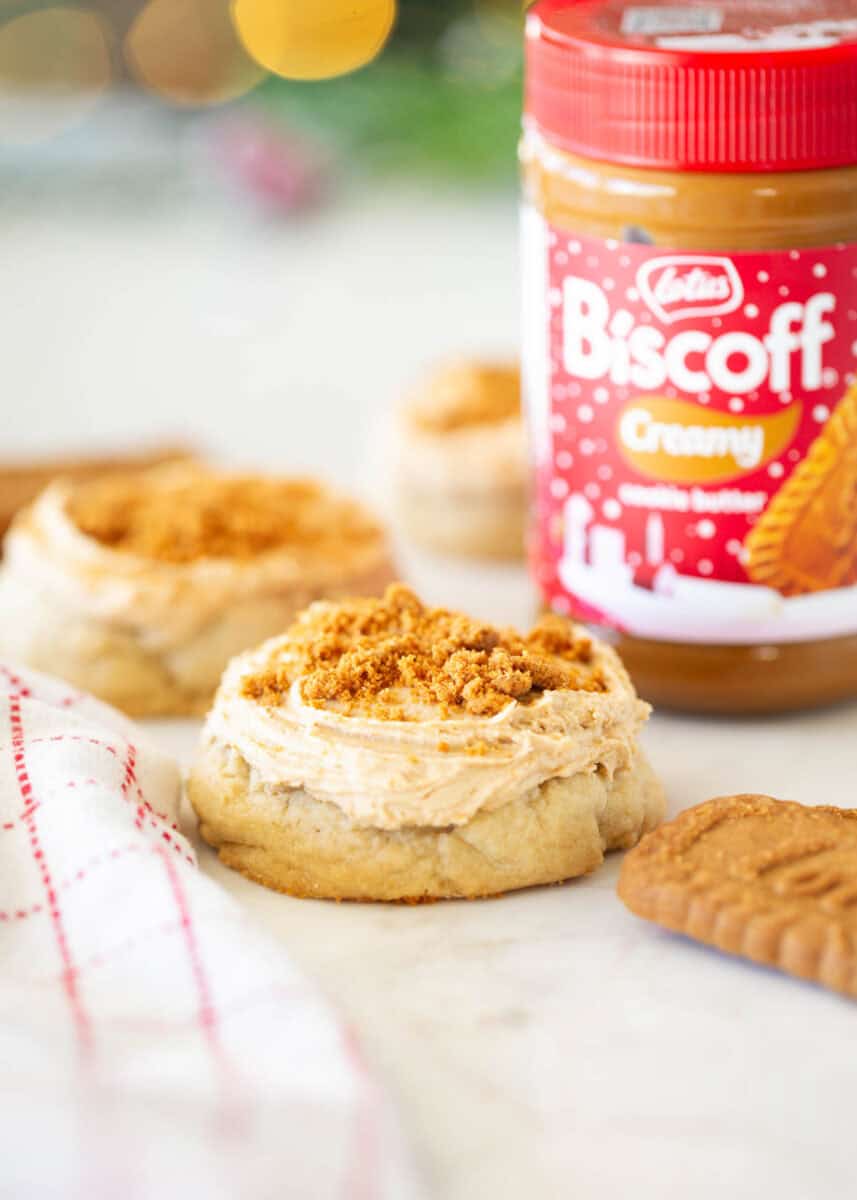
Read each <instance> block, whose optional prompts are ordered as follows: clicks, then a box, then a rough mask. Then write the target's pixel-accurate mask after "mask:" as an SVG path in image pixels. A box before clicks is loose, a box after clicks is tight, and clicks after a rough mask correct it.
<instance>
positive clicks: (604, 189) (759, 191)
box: [521, 0, 857, 713]
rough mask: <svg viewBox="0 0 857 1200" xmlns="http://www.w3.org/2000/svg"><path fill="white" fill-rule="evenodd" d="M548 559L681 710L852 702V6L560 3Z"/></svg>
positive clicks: (643, 675) (856, 518)
mask: <svg viewBox="0 0 857 1200" xmlns="http://www.w3.org/2000/svg"><path fill="white" fill-rule="evenodd" d="M521 157H522V164H523V175H524V189H525V205H524V211H523V235H524V236H523V245H524V282H525V305H524V310H525V330H524V390H525V396H526V403H527V410H528V419H529V424H530V433H531V445H532V456H533V470H534V486H533V527H532V537H531V558H532V567H533V571H534V575H535V578H536V581H537V583H538V586H539V588H540V591H541V594H542V596H543V599H544V602H545V604H546V605H548V606H549V607H551V608H553V609H554V610H556V611H558V612H561V613H569V614H572V615H574V616H575V617H577V618H579V619H583V620H585V621H587V622H588V623H590V624H594V625H595V626H597V627H599V631H600V632H601V633H602V634H607V635H608V636H609V637H611V638H612V639H613V640H614V641H615V643H616V645H617V647H618V649H619V651H620V653H621V654H622V656H623V658H624V660H625V662H626V664H627V666H628V668H629V670H630V671H631V674H632V675H633V677H634V679H635V682H636V683H637V685H638V687H639V689H640V691H641V693H642V694H643V695H644V696H645V697H646V698H647V699H651V700H653V701H654V702H656V703H661V704H663V705H666V706H668V707H675V708H682V709H691V710H698V711H709V712H723V713H747V712H773V711H777V710H785V709H791V708H798V707H803V706H807V705H814V704H822V703H827V702H830V701H833V700H837V699H840V698H843V697H846V696H853V695H857V383H855V377H857V13H855V9H854V5H853V3H851V2H850V0H840V2H837V0H827V2H824V0H797V2H796V3H784V2H782V0H777V3H765V2H764V0H735V2H729V0H725V2H724V0H720V2H719V3H718V2H717V0H714V2H712V3H711V4H706V3H692V4H687V5H685V6H681V5H678V6H677V5H676V4H675V3H670V4H660V3H649V4H645V5H639V6H632V5H627V4H623V3H618V2H616V0H540V2H539V3H536V4H535V5H534V6H533V7H532V8H531V9H530V12H529V14H528V19H527V85H526V106H525V120H524V135H523V139H522V143H521Z"/></svg>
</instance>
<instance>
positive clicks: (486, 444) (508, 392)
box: [395, 362, 527, 559]
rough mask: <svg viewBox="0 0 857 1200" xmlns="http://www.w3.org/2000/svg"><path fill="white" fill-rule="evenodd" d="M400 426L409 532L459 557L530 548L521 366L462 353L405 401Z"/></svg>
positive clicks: (398, 477) (403, 513)
mask: <svg viewBox="0 0 857 1200" xmlns="http://www.w3.org/2000/svg"><path fill="white" fill-rule="evenodd" d="M397 434H398V437H397V449H396V466H395V486H396V501H397V511H398V515H399V519H400V521H401V525H402V532H403V534H404V535H405V537H407V538H408V539H410V540H411V541H413V542H415V543H416V544H418V545H420V546H423V547H425V548H426V549H429V550H434V551H438V552H440V553H442V554H449V555H453V556H461V557H467V558H483V559H520V558H522V557H523V555H524V537H525V528H526V520H527V500H526V496H527V491H526V478H527V455H526V442H525V435H524V427H523V422H522V416H521V380H520V372H519V370H518V368H517V366H515V365H513V364H511V363H491V362H461V363H456V364H452V365H449V366H447V367H444V368H442V369H440V370H438V371H437V372H435V374H433V375H432V376H430V377H429V378H428V379H427V380H426V381H425V383H424V384H423V386H422V387H421V388H420V389H419V391H418V392H417V393H416V394H415V395H414V396H413V397H412V399H411V400H410V401H409V402H408V403H407V404H406V405H405V406H404V407H403V409H402V411H401V413H400V414H399V420H398V430H397Z"/></svg>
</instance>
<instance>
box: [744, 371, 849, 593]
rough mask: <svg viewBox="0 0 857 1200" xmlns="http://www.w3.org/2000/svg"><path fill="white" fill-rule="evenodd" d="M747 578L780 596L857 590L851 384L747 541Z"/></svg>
mask: <svg viewBox="0 0 857 1200" xmlns="http://www.w3.org/2000/svg"><path fill="white" fill-rule="evenodd" d="M745 546H746V550H747V563H746V566H747V574H748V576H749V577H750V579H751V580H752V581H753V582H754V583H759V584H763V585H765V586H766V587H771V588H775V589H776V590H777V591H779V592H781V593H782V594H783V595H784V596H800V595H805V594H806V593H808V592H820V591H827V590H830V589H832V588H843V587H850V586H852V585H853V584H857V385H855V386H854V387H852V388H851V390H850V391H849V392H848V393H847V394H846V395H845V397H844V398H843V400H842V401H841V402H840V403H839V405H838V406H837V408H836V410H835V411H834V413H833V415H832V416H831V417H830V419H829V420H828V422H827V424H826V425H825V426H824V428H823V430H822V431H821V433H820V434H819V436H818V437H817V438H816V439H815V441H814V442H813V444H812V446H811V447H810V449H809V453H808V454H807V456H806V458H805V459H804V460H803V462H801V463H800V464H799V465H798V467H797V468H796V470H795V471H794V473H793V474H792V475H791V477H790V478H789V479H788V480H787V482H786V483H785V484H784V485H783V487H782V488H781V489H780V490H779V492H777V494H776V496H774V498H773V500H772V501H771V503H770V504H769V505H768V507H767V508H766V509H765V511H764V512H763V513H762V515H761V516H760V518H759V520H758V521H757V522H756V524H755V526H754V527H753V529H752V530H751V531H750V533H749V534H748V536H747V538H746V541H745Z"/></svg>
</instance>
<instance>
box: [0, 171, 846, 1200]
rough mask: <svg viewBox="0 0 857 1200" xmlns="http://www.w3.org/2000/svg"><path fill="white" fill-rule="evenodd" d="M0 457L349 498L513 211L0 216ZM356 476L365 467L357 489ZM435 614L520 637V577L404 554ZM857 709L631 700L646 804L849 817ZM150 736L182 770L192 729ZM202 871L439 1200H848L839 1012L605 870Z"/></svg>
mask: <svg viewBox="0 0 857 1200" xmlns="http://www.w3.org/2000/svg"><path fill="white" fill-rule="evenodd" d="M0 253H2V256H3V260H4V265H5V269H6V273H7V276H8V277H9V278H11V279H14V280H15V281H16V282H15V292H14V303H8V304H7V305H6V306H5V307H4V322H5V325H4V333H5V337H4V358H3V365H2V374H0V378H2V381H3V384H4V387H3V396H4V400H3V401H2V402H0V403H2V405H3V406H4V413H5V419H4V455H6V454H10V455H20V456H23V457H26V456H27V455H28V454H31V453H34V452H36V451H46V452H48V451H57V450H65V449H69V450H70V449H72V448H82V447H89V446H91V445H93V444H95V443H97V444H102V445H116V444H117V443H121V442H124V441H127V440H129V439H130V440H147V439H152V438H157V437H160V436H165V435H168V434H171V435H176V434H178V435H179V436H186V437H188V438H190V439H191V440H193V441H195V442H201V443H203V444H204V445H206V446H208V447H210V448H211V449H213V450H214V451H215V452H216V453H218V454H220V455H222V456H224V457H227V458H229V459H231V460H236V459H238V460H243V461H249V462H258V463H262V464H264V465H266V466H269V467H278V468H283V469H301V470H310V471H321V472H323V473H324V474H326V475H327V476H329V477H331V478H333V479H335V480H336V481H338V482H339V483H341V484H342V485H343V486H349V487H352V486H353V487H359V486H361V485H365V484H366V482H367V478H368V477H369V476H370V475H372V474H373V471H372V464H373V462H375V461H376V460H375V457H374V450H373V447H374V446H376V445H377V442H378V438H377V433H378V430H379V429H383V427H384V425H385V423H386V421H387V417H388V414H389V409H390V405H391V404H392V403H394V402H395V400H396V399H397V398H398V397H399V396H400V395H401V393H402V391H403V390H404V389H405V388H406V387H407V386H409V385H410V383H412V382H413V380H414V378H415V377H416V376H417V375H418V374H419V372H420V370H421V369H423V368H424V367H425V365H426V364H428V363H430V362H432V361H434V360H435V359H437V358H439V357H443V356H445V355H449V354H451V353H476V352H485V351H488V352H495V351H498V352H502V353H508V352H510V350H512V351H513V350H514V346H515V343H516V333H517V322H518V311H517V310H518V299H517V297H518V288H517V282H516V259H517V253H516V229H515V199H514V197H513V196H506V197H496V198H487V199H483V198H474V197H470V198H467V197H460V196H449V195H444V194H442V193H441V192H438V193H436V194H434V195H431V196H427V195H424V194H423V193H422V192H421V193H419V194H410V195H407V196H402V195H398V196H397V195H395V194H392V193H390V192H385V193H384V194H383V195H381V194H372V195H369V194H363V193H357V194H355V195H351V196H349V197H347V198H346V199H344V200H343V202H342V204H341V205H339V206H335V207H333V208H332V209H330V210H328V211H325V212H322V213H320V214H318V216H317V217H315V218H314V219H313V220H312V221H311V222H309V223H308V224H307V223H304V224H301V225H299V226H295V227H290V226H265V225H264V224H263V223H260V222H257V221H251V220H250V219H249V218H248V217H246V216H245V215H241V214H236V213H233V212H223V211H220V212H214V211H213V212H205V213H199V212H196V211H187V212H178V213H176V212H175V211H171V210H167V209H160V208H158V207H157V206H155V207H153V208H152V209H151V210H150V211H146V212H142V211H140V212H137V213H133V214H128V213H125V214H121V215H120V214H117V213H116V212H115V211H114V210H113V209H112V208H108V210H107V211H103V210H93V211H90V210H87V211H86V212H83V211H80V210H76V211H66V210H65V209H64V208H62V207H61V206H54V207H51V206H46V207H44V208H40V207H38V206H33V207H32V208H30V209H28V210H27V211H26V212H25V211H22V210H15V211H10V212H7V213H5V214H4V222H3V223H2V227H0ZM376 475H377V472H376ZM403 573H404V574H406V575H407V576H408V577H409V578H411V579H412V580H413V581H414V582H415V583H416V584H417V586H418V587H419V588H420V589H421V590H422V591H423V593H424V595H425V597H426V599H427V600H429V601H431V602H434V603H438V602H440V603H445V604H450V605H461V606H463V607H465V608H470V609H471V610H472V611H474V612H476V613H478V614H479V615H481V616H483V617H485V618H487V619H491V620H502V621H513V622H521V623H525V622H526V621H527V620H529V618H530V617H531V615H532V597H531V594H530V590H529V586H528V584H527V581H526V579H525V577H524V574H523V571H522V570H514V569H507V570H503V569H500V568H493V569H488V568H484V569H482V568H475V567H474V568H467V567H455V566H452V565H450V564H448V563H443V562H440V561H436V560H426V559H421V558H419V557H414V556H413V555H407V554H406V555H405V556H404V561H403ZM855 731H857V708H855V707H853V706H850V707H843V708H839V709H836V710H834V711H830V712H825V713H817V714H809V715H805V716H799V717H794V718H788V719H779V720H775V721H774V720H771V721H742V722H741V723H737V722H733V721H719V722H718V721H712V720H695V719H692V718H680V717H674V716H667V715H656V716H655V717H654V719H653V720H652V722H651V725H650V728H649V730H648V733H647V739H646V740H647V743H648V747H649V750H650V753H651V757H652V759H653V761H654V763H655V765H656V767H657V769H658V770H659V771H660V773H661V774H662V776H663V778H664V781H665V783H666V786H667V791H668V793H669V803H670V811H671V812H673V813H675V812H677V811H679V810H680V809H681V808H684V807H686V806H688V805H690V804H693V803H696V802H698V801H701V800H704V799H706V798H708V797H711V796H715V795H718V794H723V793H730V792H736V791H763V792H769V793H772V794H774V795H778V796H782V797H790V798H793V799H797V800H802V801H805V802H808V803H817V802H832V803H839V804H851V803H854V799H853V798H854V778H855V770H854V767H855ZM151 734H152V735H153V736H154V737H155V738H157V739H158V740H159V741H160V742H161V744H162V745H164V746H166V747H168V748H171V749H173V750H174V751H176V752H177V753H179V754H180V755H181V756H182V757H183V758H184V759H185V760H187V758H188V756H189V755H190V754H191V753H192V748H193V744H194V742H195V739H196V727H195V726H193V725H191V724H190V723H188V724H181V723H156V724H155V725H153V727H152V729H151ZM202 864H203V867H204V869H205V870H206V871H209V872H211V874H212V875H214V876H216V877H217V878H218V879H219V880H220V881H221V882H222V883H223V884H224V885H225V886H226V887H228V888H229V889H230V891H232V892H233V893H234V894H235V895H236V896H237V897H238V898H239V899H240V901H241V903H242V904H244V905H245V906H246V908H247V910H248V911H249V912H250V913H252V914H253V916H254V917H255V918H256V919H257V920H258V921H259V922H260V923H261V924H262V925H264V926H266V927H267V928H268V929H269V930H270V931H272V932H273V933H274V934H275V935H276V936H277V937H278V938H280V939H281V940H282V943H283V945H284V946H285V947H286V948H287V949H288V951H289V952H290V953H291V954H293V955H294V956H295V957H296V958H297V959H298V960H299V961H300V963H302V965H303V966H304V968H305V970H306V971H307V973H308V974H309V975H311V976H312V977H314V978H315V979H316V980H318V981H319V983H320V984H321V986H322V987H323V988H324V989H326V991H327V992H328V993H329V994H330V996H331V997H332V998H333V999H334V1000H335V1001H336V1002H337V1003H338V1004H339V1005H340V1006H341V1007H342V1008H343V1009H344V1010H345V1011H346V1013H347V1014H348V1015H349V1016H350V1018H351V1019H352V1021H353V1022H354V1024H355V1026H356V1028H357V1030H358V1031H359V1033H360V1035H361V1036H362V1038H363V1041H364V1043H365V1046H366V1049H367V1053H368V1055H369V1057H370V1058H371V1059H372V1060H373V1061H374V1063H375V1064H376V1066H377V1068H378V1070H379V1071H380V1072H381V1073H382V1075H383V1076H384V1078H385V1079H386V1081H387V1083H388V1085H389V1087H390V1090H391V1091H392V1093H393V1095H394V1097H395V1099H396V1100H397V1101H398V1104H399V1106H400V1110H401V1113H402V1118H403V1123H404V1125H405V1128H406V1130H407V1132H408V1134H409V1136H410V1138H411V1139H412V1141H413V1144H414V1146H415V1150H416V1153H417V1154H418V1156H419V1158H420V1161H421V1164H422V1167H423V1170H424V1174H425V1178H426V1180H427V1184H428V1193H429V1195H430V1196H432V1197H436V1198H437V1200H523V1198H527V1200H529V1198H530V1197H532V1198H534V1200H553V1198H554V1197H562V1198H565V1197H574V1198H575V1200H589V1198H593V1200H594V1198H597V1200H627V1198H628V1197H631V1196H640V1197H644V1198H648V1197H650V1196H651V1197H654V1196H657V1197H658V1198H659V1200H673V1198H675V1200H709V1198H710V1200H714V1198H717V1200H719V1198H720V1197H724V1196H728V1197H730V1200H744V1198H746V1200H751V1198H752V1200H759V1198H761V1197H770V1196H776V1197H778V1200H839V1198H840V1197H841V1198H844V1197H846V1196H851V1195H853V1194H854V1184H853V1174H854V1173H853V1159H852V1145H851V1138H852V1136H853V1126H854V1120H853V1115H852V1108H851V1100H852V1099H853V1095H854V1092H853V1090H852V1089H854V1087H855V1081H857V1037H855V1030H857V1008H855V1006H854V1004H853V1003H849V1002H847V1001H845V1000H843V999H841V998H839V997H837V996H834V995H832V994H829V993H827V992H824V991H822V990H820V989H818V988H814V987H811V986H809V985H805V984H802V983H798V982H796V981H794V980H790V979H786V978H783V977H780V976H778V975H776V974H774V973H773V972H770V971H766V970H762V969H759V968H756V967H753V966H751V965H748V964H746V963H743V962H739V961H735V960H731V959H729V958H727V957H725V956H723V955H720V954H717V953H715V952H712V951H710V950H706V949H704V948H702V947H700V946H697V945H694V944H692V943H690V942H688V941H685V940H683V939H681V938H677V937H673V936H670V935H668V934H666V933H664V932H661V931H659V930H658V929H656V928H654V927H651V926H647V925H645V924H644V923H642V922H640V921H638V920H637V919H636V918H634V917H632V916H631V915H630V914H629V913H628V912H627V911H626V910H625V909H624V908H623V906H622V905H621V904H620V903H619V901H618V900H617V899H616V896H615V884H616V877H617V873H618V867H619V862H618V859H617V858H615V857H614V858H613V859H611V860H610V861H609V862H608V863H607V864H606V865H605V866H604V867H603V868H602V869H601V870H599V871H598V872H597V873H596V874H594V875H592V876H591V877H590V878H588V879H585V880H581V881H579V882H577V883H573V884H570V885H567V886H564V887H557V888H548V889H541V890H536V891H532V892H527V893H522V894H518V895H512V896H508V897H506V898H504V899H501V900H495V901H482V902H473V903H447V904H436V905H430V906H425V907H418V908H408V907H402V908H400V907H384V906H375V905H347V904H342V905H336V904H326V903H320V902H312V901H299V900H292V899H289V898H287V897H282V896H277V895H275V894H273V893H269V892H266V891H265V890H264V889H262V888H260V887H257V886H255V885H253V884H251V883H249V882H246V881H245V880H243V879H241V878H239V877H238V876H236V875H233V874H232V873H230V872H228V871H227V870H225V869H223V868H222V867H220V865H219V864H218V863H217V861H216V860H215V859H214V858H213V856H212V855H211V854H210V853H209V852H208V851H202Z"/></svg>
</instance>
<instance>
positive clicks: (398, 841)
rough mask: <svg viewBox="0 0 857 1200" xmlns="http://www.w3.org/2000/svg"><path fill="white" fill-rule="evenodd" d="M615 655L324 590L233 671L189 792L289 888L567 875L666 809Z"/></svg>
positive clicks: (240, 861)
mask: <svg viewBox="0 0 857 1200" xmlns="http://www.w3.org/2000/svg"><path fill="white" fill-rule="evenodd" d="M648 713H649V706H648V705H647V704H644V703H643V702H642V701H641V700H639V699H638V697H637V694H636V692H635V691H634V688H633V686H632V685H631V682H630V680H629V678H628V675H627V674H626V672H625V670H624V668H623V666H622V664H621V662H620V661H619V659H618V657H617V656H616V654H615V653H614V652H613V651H612V650H611V649H610V648H609V647H608V646H606V645H603V644H601V643H599V642H596V641H594V640H593V639H591V638H590V637H589V636H588V635H587V634H586V633H585V632H584V631H583V630H581V629H578V628H576V627H574V626H573V625H571V623H570V622H568V621H566V620H564V619H562V618H560V617H555V616H548V617H545V618H544V619H543V620H542V621H541V622H540V623H539V624H538V625H537V626H536V627H535V628H534V629H533V630H532V631H531V632H530V633H529V634H518V633H516V632H515V631H514V630H509V629H506V630H501V629H497V628H494V627H493V626H491V625H487V624H485V623H483V622H481V621H476V620H473V619H471V618H470V617H468V616H466V615H464V614H463V613H459V612H454V611H449V610H447V609H442V608H429V607H427V606H426V605H424V604H423V603H421V601H420V600H419V599H418V597H417V596H416V595H415V594H414V593H413V592H412V591H411V590H410V589H408V588H406V587H405V586H403V585H402V584H396V585H393V586H391V587H390V588H388V589H387V591H386V593H385V595H384V598H383V599H382V600H371V599H369V600H351V601H347V602H345V603H342V604H331V603H319V604H315V605H312V606H311V607H310V608H309V609H307V610H306V611H305V612H303V613H302V614H301V615H300V616H299V617H298V619H297V620H296V622H295V624H294V625H293V626H292V627H291V629H290V630H289V631H288V632H287V633H286V634H284V635H282V636H280V637H277V638H274V639H272V640H271V641H269V642H267V643H265V644H264V645H262V646H260V647H259V648H258V649H256V650H253V651H250V652H248V653H246V654H242V655H240V656H238V657H237V658H236V659H235V660H234V661H233V662H231V663H230V665H229V667H228V668H227V670H226V672H225V674H224V677H223V682H222V684H221V686H220V689H219V691H218V694H217V698H216V700H215V703H214V706H213V708H212V710H211V712H210V713H209V716H208V720H207V722H206V727H205V731H204V733H203V738H202V744H201V747H200V751H199V754H198V757H197V760H196V763H195V766H194V768H193V770H192V772H191V775H190V779H189V783H188V794H189V797H190V800H191V802H192V804H193V806H194V808H195V809H196V812H197V814H198V816H199V818H200V831H201V833H202V836H203V837H204V838H205V839H206V841H208V842H209V843H210V844H211V845H213V846H215V847H217V848H218V849H219V852H220V857H221V859H222V860H223V862H225V863H226V864H227V866H230V867H233V868H235V869H236V870H238V871H241V872H242V873H243V874H245V875H247V876H249V877H250V878H251V879H254V880H256V881H257V882H259V883H263V884H265V885H267V886H268V887H270V888H274V889H275V890H277V891H282V892H287V893H289V894H291V895H296V896H304V897H316V898H319V899H321V898H327V899H336V900H398V901H408V902H418V901H422V900H435V899H450V898H455V897H470V898H475V897H480V896H491V895H496V894H498V893H501V892H506V891H511V890H512V889H514V888H523V887H530V886H533V885H536V884H545V883H557V882H560V881H562V880H565V879H570V878H572V877H573V876H576V875H583V874H586V873H587V872H589V871H592V870H594V869H595V868H596V867H598V866H599V865H600V864H601V862H602V861H603V859H604V855H605V853H606V852H607V851H609V850H617V849H627V848H628V847H630V846H633V845H635V844H636V843H637V841H638V840H639V839H640V837H641V836H642V835H643V834H644V833H645V832H646V831H647V830H649V829H652V828H654V826H655V825H657V823H658V822H659V821H660V819H661V817H662V816H663V808H664V799H663V791H662V789H661V786H660V783H659V782H658V780H657V778H656V777H655V775H654V773H653V771H652V769H651V767H650V766H649V764H648V762H647V761H646V758H645V755H644V753H643V751H642V749H641V746H640V742H639V736H640V732H641V729H642V727H643V725H644V723H645V721H646V718H647V717H648Z"/></svg>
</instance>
